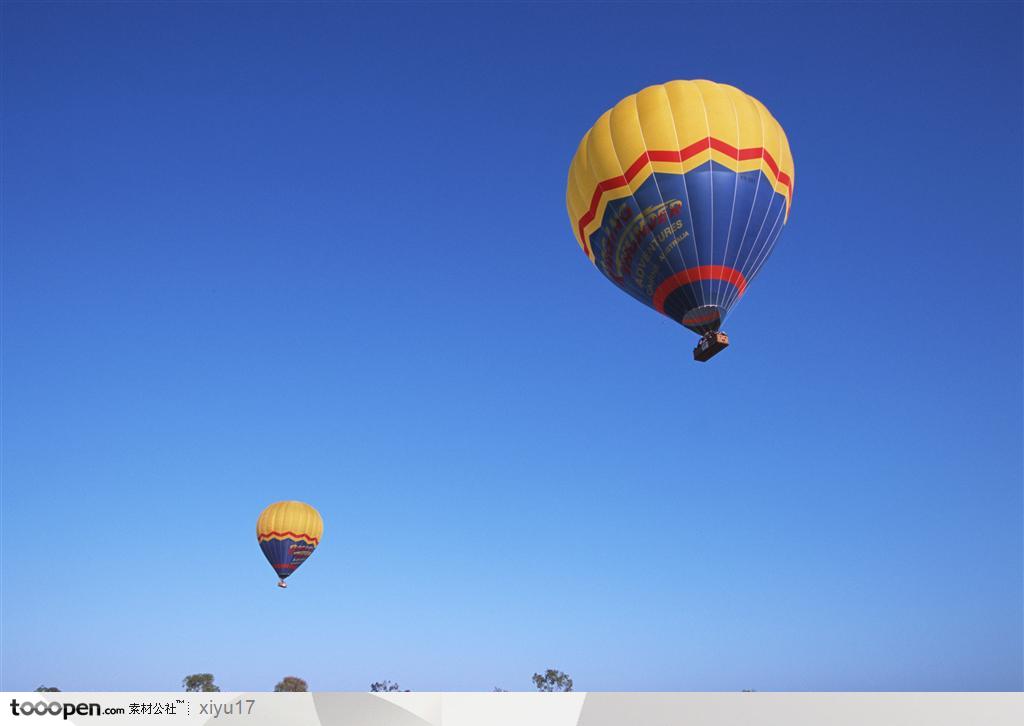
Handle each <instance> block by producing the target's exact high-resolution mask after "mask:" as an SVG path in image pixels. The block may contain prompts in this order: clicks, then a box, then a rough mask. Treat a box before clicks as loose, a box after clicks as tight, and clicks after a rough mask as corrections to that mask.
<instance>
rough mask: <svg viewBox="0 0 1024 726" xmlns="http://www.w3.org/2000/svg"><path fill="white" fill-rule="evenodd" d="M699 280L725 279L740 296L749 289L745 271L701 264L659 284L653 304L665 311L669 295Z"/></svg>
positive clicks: (660, 311)
mask: <svg viewBox="0 0 1024 726" xmlns="http://www.w3.org/2000/svg"><path fill="white" fill-rule="evenodd" d="M699 280H724V281H725V282H728V283H730V284H732V285H734V286H735V287H736V289H737V290H739V296H738V297H742V296H743V293H744V292H745V291H746V289H747V278H745V277H744V276H743V273H742V272H740V271H739V270H734V269H733V268H731V267H726V266H725V265H701V266H700V267H691V268H690V269H688V270H683V271H682V272H677V273H676V274H674V275H672V277H669V278H667V279H666V280H665V281H664V282H663V283H661V284H660V285H658V289H657V290H655V291H654V300H653V301H652V304H653V305H654V309H655V310H657V311H658V312H659V313H664V312H665V300H667V299H668V296H669V295H671V294H672V293H674V292H675V291H676V290H678V289H679V288H681V287H682V286H683V285H689V284H690V283H691V282H697V281H699Z"/></svg>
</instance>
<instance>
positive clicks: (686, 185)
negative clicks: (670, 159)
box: [666, 81, 700, 323]
mask: <svg viewBox="0 0 1024 726" xmlns="http://www.w3.org/2000/svg"><path fill="white" fill-rule="evenodd" d="M680 83H685V84H687V85H692V84H693V81H680ZM666 95H668V92H667V91H666ZM668 113H669V115H670V116H671V117H672V129H673V131H675V134H676V146H679V144H680V141H679V132H678V130H676V129H677V128H678V126H677V124H676V114H675V111H674V110H673V109H672V99H671V98H670V99H669V102H668ZM679 171H680V172H683V154H682V148H680V149H679ZM680 176H681V177H682V178H683V195H684V196H685V197H686V214H687V216H688V217H689V218H690V239H691V240H693V253H694V258H695V259H696V261H697V265H696V266H697V267H700V245H699V244H698V242H697V228H696V227H695V226H694V225H693V205H692V204H691V203H690V182H689V179H688V178H687V174H686V173H680ZM678 246H679V247H682V245H678ZM680 254H682V252H680ZM686 266H687V265H686V258H685V257H684V258H683V269H686ZM690 294H691V296H692V298H693V307H698V305H699V302H698V301H697V295H696V294H695V293H690ZM686 312H688V311H686ZM686 312H684V313H683V316H681V317H680V320H679V322H680V323H682V317H685V315H686Z"/></svg>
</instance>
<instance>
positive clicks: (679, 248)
mask: <svg viewBox="0 0 1024 726" xmlns="http://www.w3.org/2000/svg"><path fill="white" fill-rule="evenodd" d="M655 88H658V89H660V90H661V93H662V97H663V99H664V101H665V106H666V107H667V108H668V115H669V119H671V121H672V136H673V138H675V140H676V145H675V148H676V149H679V148H681V147H680V146H679V133H678V132H677V131H676V117H675V114H674V113H672V99H670V98H669V95H668V89H666V88H665V85H664V84H662V85H660V86H655ZM636 95H639V94H636ZM637 120H638V122H639V123H640V137H641V138H642V139H643V140H644V148H645V149H648V147H647V138H646V137H645V136H644V126H643V122H642V121H641V120H640V109H639V106H638V107H637ZM649 156H650V150H649V149H648V157H649ZM677 156H678V157H679V158H680V162H679V176H681V177H683V180H684V186H683V188H684V190H685V189H686V187H685V179H686V175H685V174H684V173H683V162H682V160H681V159H682V154H678V153H677ZM650 164H651V176H653V177H654V185H655V186H656V187H657V188H658V198H659V199H661V203H662V205H663V206H664V204H665V195H664V194H662V193H661V184H660V183H659V182H658V177H657V172H656V171H655V170H654V162H653V161H651V162H650ZM687 205H689V195H687ZM652 235H653V237H654V239H655V240H657V238H658V236H657V234H654V233H653V232H652ZM690 236H691V237H692V236H693V225H692V222H691V225H690ZM657 244H658V251H659V252H662V249H661V243H660V242H658V243H657ZM676 250H677V251H678V252H679V260H680V262H681V263H682V269H684V270H685V269H686V257H685V256H684V255H683V250H682V244H678V245H676ZM658 259H659V260H660V259H661V258H660V256H659V258H658ZM665 262H666V263H668V256H667V255H666V257H665ZM697 264H698V267H699V266H700V259H699V258H698V261H697ZM668 268H669V274H668V276H667V277H666V278H665V279H668V277H671V276H672V274H673V273H672V266H671V265H668ZM663 281H664V280H662V282H663ZM658 284H659V285H660V284H661V283H660V282H659V283H658ZM684 287H685V288H686V293H687V299H689V300H691V301H692V302H693V307H697V306H698V305H699V304H700V302H699V301H698V300H697V296H696V294H694V292H693V291H692V290H691V289H690V286H689V285H686V286H684ZM655 289H657V288H655ZM652 301H653V298H652ZM689 310H690V308H687V311H689ZM665 315H666V317H669V318H670V319H671V316H669V315H668V314H667V313H666V314H665ZM685 315H686V312H684V313H683V316H680V319H679V322H680V323H682V318H683V317H684V316H685Z"/></svg>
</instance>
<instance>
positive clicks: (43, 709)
mask: <svg viewBox="0 0 1024 726" xmlns="http://www.w3.org/2000/svg"><path fill="white" fill-rule="evenodd" d="M11 713H12V714H13V715H15V716H61V715H63V716H64V720H65V721H67V720H68V717H69V716H100V715H103V716H115V715H117V714H122V713H124V709H123V708H101V707H100V704H98V703H61V702H60V701H36V702H35V703H32V702H31V701H22V702H21V703H18V699H16V698H12V699H11Z"/></svg>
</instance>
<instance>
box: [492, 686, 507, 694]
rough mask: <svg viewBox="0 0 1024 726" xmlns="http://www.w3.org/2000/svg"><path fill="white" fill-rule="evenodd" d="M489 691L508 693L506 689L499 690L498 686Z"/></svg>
mask: <svg viewBox="0 0 1024 726" xmlns="http://www.w3.org/2000/svg"><path fill="white" fill-rule="evenodd" d="M491 690H492V691H493V692H494V693H508V689H507V688H501V687H500V686H495V687H494V688H492V689H491Z"/></svg>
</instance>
